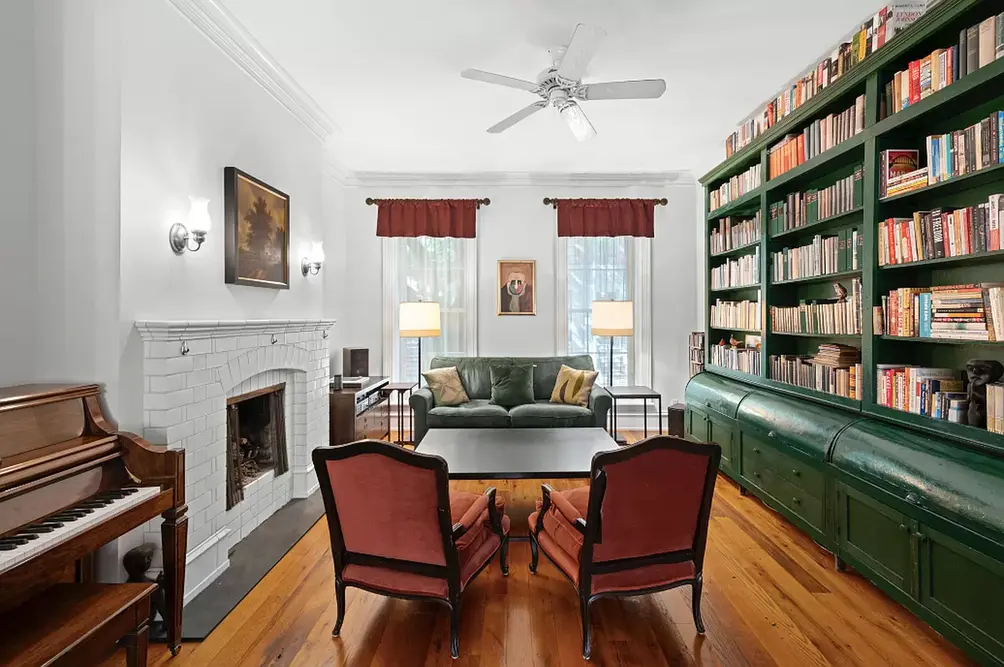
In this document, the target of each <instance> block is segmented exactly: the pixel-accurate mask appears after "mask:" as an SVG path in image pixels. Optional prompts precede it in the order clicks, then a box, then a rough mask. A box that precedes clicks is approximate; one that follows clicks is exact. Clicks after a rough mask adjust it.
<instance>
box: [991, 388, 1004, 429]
mask: <svg viewBox="0 0 1004 667" xmlns="http://www.w3.org/2000/svg"><path fill="white" fill-rule="evenodd" d="M987 430H988V431H990V432H991V433H997V434H1000V435H1004V384H1001V383H1000V382H995V383H994V384H988V385H987Z"/></svg>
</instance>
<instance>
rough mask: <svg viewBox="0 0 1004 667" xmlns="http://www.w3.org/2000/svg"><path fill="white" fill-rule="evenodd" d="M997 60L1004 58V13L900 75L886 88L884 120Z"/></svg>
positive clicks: (964, 32) (965, 31)
mask: <svg viewBox="0 0 1004 667" xmlns="http://www.w3.org/2000/svg"><path fill="white" fill-rule="evenodd" d="M997 58H1004V12H1002V13H1000V14H997V15H996V16H991V17H989V18H987V19H985V20H984V21H981V22H980V23H978V24H977V25H974V26H970V27H969V28H963V29H962V30H960V31H959V41H958V44H953V45H952V46H949V47H947V48H944V49H936V50H935V51H933V52H932V53H931V55H929V56H924V57H923V58H920V59H919V60H913V61H911V62H910V63H909V65H908V66H907V68H906V69H905V70H902V71H900V72H896V73H895V74H894V75H893V76H892V79H891V80H890V81H889V82H888V83H887V84H886V86H885V91H884V92H885V94H884V95H883V98H882V101H881V104H880V108H879V116H880V118H885V117H886V116H889V115H892V114H894V113H897V112H899V111H902V110H903V109H906V108H907V107H909V106H911V105H913V104H917V103H918V102H920V101H921V100H923V99H926V98H927V97H930V96H931V95H933V94H934V93H936V92H938V91H939V90H941V89H943V88H946V87H948V86H950V85H951V84H952V83H953V82H955V81H958V80H959V79H961V78H963V77H965V76H968V75H969V74H973V73H975V72H976V70H978V69H980V68H981V67H986V66H987V65H989V64H991V63H992V62H994V61H995V60H996V59H997Z"/></svg>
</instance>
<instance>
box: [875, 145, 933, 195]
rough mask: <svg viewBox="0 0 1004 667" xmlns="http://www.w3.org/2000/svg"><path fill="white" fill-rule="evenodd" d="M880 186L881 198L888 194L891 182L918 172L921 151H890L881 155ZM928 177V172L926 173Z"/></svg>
mask: <svg viewBox="0 0 1004 667" xmlns="http://www.w3.org/2000/svg"><path fill="white" fill-rule="evenodd" d="M879 163H880V168H879V186H880V192H881V196H883V197H885V196H887V194H888V187H889V182H890V181H891V180H893V179H896V178H898V177H902V176H905V175H907V174H910V173H913V172H914V171H916V170H917V167H918V165H919V163H920V151H917V150H912V149H890V150H885V151H882V153H881V155H880V160H879ZM925 175H926V172H925Z"/></svg>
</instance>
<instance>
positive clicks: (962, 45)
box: [957, 28, 969, 79]
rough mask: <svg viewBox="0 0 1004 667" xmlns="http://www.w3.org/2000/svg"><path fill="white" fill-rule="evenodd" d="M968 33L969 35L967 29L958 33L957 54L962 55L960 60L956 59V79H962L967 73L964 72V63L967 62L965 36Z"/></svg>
mask: <svg viewBox="0 0 1004 667" xmlns="http://www.w3.org/2000/svg"><path fill="white" fill-rule="evenodd" d="M968 33H969V30H968V29H967V28H963V29H962V30H960V31H959V53H961V54H962V57H961V58H957V60H958V63H959V65H958V78H960V79H961V78H962V77H964V76H965V75H966V73H967V72H966V61H967V60H968V58H967V54H968V53H969V51H968V49H967V48H966V35H967V34H968Z"/></svg>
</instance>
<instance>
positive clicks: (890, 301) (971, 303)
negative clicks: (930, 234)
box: [882, 283, 1004, 342]
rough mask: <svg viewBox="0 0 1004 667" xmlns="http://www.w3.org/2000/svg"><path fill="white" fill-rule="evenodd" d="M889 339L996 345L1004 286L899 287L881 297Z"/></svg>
mask: <svg viewBox="0 0 1004 667" xmlns="http://www.w3.org/2000/svg"><path fill="white" fill-rule="evenodd" d="M882 310H883V320H884V321H883V329H884V331H887V332H888V333H889V334H890V335H892V336H904V337H910V338H913V337H918V338H937V339H944V340H964V341H965V340H971V341H990V342H996V341H998V340H1001V338H998V336H1000V335H1001V334H1000V332H1004V329H1002V327H1004V283H970V284H966V285H943V286H940V287H930V288H927V287H903V288H900V289H897V290H893V291H891V292H889V294H888V296H883V297H882Z"/></svg>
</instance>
